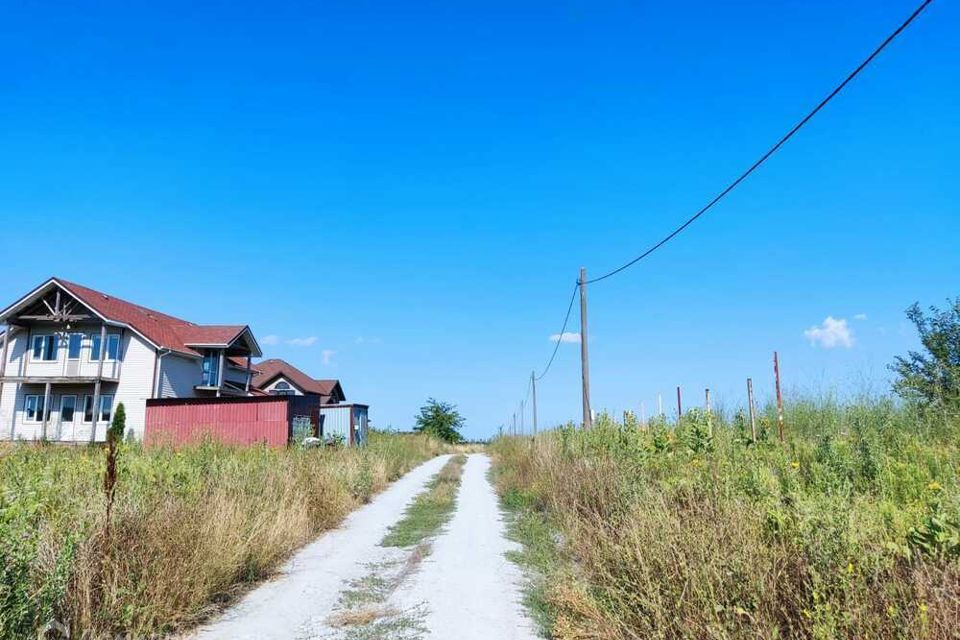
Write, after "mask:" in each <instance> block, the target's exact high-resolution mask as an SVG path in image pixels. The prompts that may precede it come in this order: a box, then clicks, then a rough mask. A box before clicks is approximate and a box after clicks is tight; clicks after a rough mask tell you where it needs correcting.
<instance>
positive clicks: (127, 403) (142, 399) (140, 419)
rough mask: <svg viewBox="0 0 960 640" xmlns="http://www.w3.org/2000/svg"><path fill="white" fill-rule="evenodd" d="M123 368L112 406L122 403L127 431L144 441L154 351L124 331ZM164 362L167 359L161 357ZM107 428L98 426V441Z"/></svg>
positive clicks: (151, 388) (155, 353) (104, 435)
mask: <svg viewBox="0 0 960 640" xmlns="http://www.w3.org/2000/svg"><path fill="white" fill-rule="evenodd" d="M122 344H123V369H122V371H121V373H120V382H119V383H117V395H116V398H114V406H116V405H117V403H120V402H122V403H123V406H124V409H125V410H126V413H127V431H133V433H134V435H135V436H136V437H137V439H139V440H142V439H143V430H144V426H145V424H146V411H147V399H148V398H150V397H152V396H153V374H154V365H155V363H156V359H157V352H156V350H155V349H154V348H153V346H152V345H150V344H147V342H145V341H144V340H143V339H142V338H140V336H138V335H136V334H134V333H133V332H130V331H127V332H126V334H125V336H124V339H123V343H122ZM164 359H166V358H164ZM106 427H107V425H102V424H98V425H97V440H105V439H106V437H107V431H106Z"/></svg>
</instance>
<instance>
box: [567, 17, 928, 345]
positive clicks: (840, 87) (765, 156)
mask: <svg viewBox="0 0 960 640" xmlns="http://www.w3.org/2000/svg"><path fill="white" fill-rule="evenodd" d="M931 2H933V0H925V1H924V2H923V3H922V4H921V5H920V6H919V7H917V8H916V10H914V12H913V13H912V14H910V17H909V18H907V19H906V20H905V21H904V22H903V24H901V25H900V26H899V27H897V29H896V30H895V31H894V32H893V33H891V34H890V35H889V36H887V38H886V40H884V41H883V42H882V43H881V44H880V46H879V47H877V48H876V49H874V51H873V53H871V54H870V55H869V56H867V58H866V60H864V61H863V62H861V63H860V66H858V67H857V68H856V69H854V70H853V71H852V72H851V73H850V74H849V75H848V76H847V77H846V78H845V79H844V80H843V82H841V83H840V84H839V85H837V87H836V88H835V89H834V90H833V91H831V92H830V94H829V95H828V96H827V97H826V98H824V99H823V100H821V101H820V103H819V104H818V105H817V106H816V107H814V109H813V111H811V112H810V113H808V114H807V115H806V116H804V118H803V119H802V120H801V121H800V122H798V123H797V124H795V125H794V126H793V128H792V129H790V131H789V132H787V134H786V135H785V136H783V137H782V138H780V140H779V141H777V143H776V144H775V145H773V146H772V147H770V149H768V150H767V152H766V153H764V154H763V155H762V156H760V159H759V160H757V161H756V162H754V163H753V164H752V165H750V168H749V169H747V170H746V171H744V172H743V173H742V174H740V177H738V178H737V179H736V180H734V181H733V182H731V183H730V184H729V185H727V188H726V189H724V190H723V191H721V192H720V193H719V194H718V195H717V196H716V197H715V198H714V199H713V200H711V201H710V202H708V203H707V204H706V206H704V207H703V208H702V209H700V210H699V211H697V212H696V213H695V214H694V215H693V216H691V217H690V218H689V219H688V220H687V221H686V222H684V223H683V224H682V225H680V226H679V227H677V228H676V229H674V230H673V231H672V232H671V233H670V234H669V235H668V236H666V237H665V238H664V239H663V240H661V241H660V242H658V243H656V244H655V245H653V246H652V247H650V248H649V249H647V250H646V251H644V252H643V253H641V254H640V255H639V256H637V257H636V258H634V259H633V260H630V261H629V262H627V263H626V264H624V265H622V266H620V267H617V268H616V269H614V270H613V271H610V272H608V273H605V274H603V275H602V276H598V277H596V278H593V279H591V280H587V282H586V284H593V283H595V282H600V281H601V280H606V279H607V278H609V277H611V276H615V275H617V274H618V273H620V272H621V271H624V270H626V269H629V268H630V267H632V266H633V265H635V264H636V263H638V262H640V261H641V260H643V259H644V258H646V257H647V256H649V255H650V254H651V253H653V252H654V251H656V250H657V249H659V248H660V247H662V246H663V245H665V244H667V243H668V242H670V241H671V240H673V239H674V238H675V237H676V236H678V235H679V234H680V233H681V232H682V231H683V230H684V229H686V228H687V227H689V226H690V225H691V224H693V222H694V221H695V220H696V219H697V218H699V217H700V216H702V215H703V214H705V213H706V212H707V211H709V210H710V209H712V208H713V206H714V205H715V204H717V203H718V202H720V200H722V199H723V198H724V197H725V196H726V195H727V194H728V193H730V192H731V191H733V190H734V189H735V188H737V186H738V185H739V184H740V183H741V182H743V181H744V180H746V179H747V177H749V176H750V174H751V173H753V172H754V171H756V170H757V169H758V168H759V167H760V165H762V164H763V163H764V162H766V161H767V159H769V158H770V156H772V155H773V154H775V153H776V152H777V151H778V150H779V149H780V147H782V146H783V145H784V144H786V142H787V141H788V140H789V139H790V138H792V137H793V136H794V134H796V133H797V132H798V131H800V129H802V128H803V126H804V125H805V124H807V122H809V121H810V120H811V119H812V118H813V116H815V115H817V113H818V112H819V111H820V110H821V109H823V108H824V107H825V106H827V103H828V102H830V101H831V100H833V98H834V97H836V95H837V94H838V93H840V92H841V91H842V90H843V88H844V87H846V86H847V85H848V84H849V83H850V82H851V81H852V80H853V79H854V78H856V77H857V76H858V75H859V74H860V72H861V71H863V70H864V69H865V68H866V67H867V65H869V64H870V63H871V62H873V59H874V58H876V57H877V56H878V55H879V54H880V52H881V51H883V50H884V49H885V48H886V47H887V45H889V44H890V43H891V42H893V41H894V39H895V38H896V37H897V36H899V35H900V34H901V33H902V32H903V31H904V29H906V28H907V27H908V26H910V23H911V22H913V21H914V20H915V19H916V18H917V17H918V16H919V15H920V14H921V13H922V12H923V10H924V9H926V8H927V5H929V4H930V3H931ZM551 361H552V358H551Z"/></svg>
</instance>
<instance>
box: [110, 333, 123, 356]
mask: <svg viewBox="0 0 960 640" xmlns="http://www.w3.org/2000/svg"><path fill="white" fill-rule="evenodd" d="M119 359H120V334H119V333H111V334H110V335H108V336H107V360H119Z"/></svg>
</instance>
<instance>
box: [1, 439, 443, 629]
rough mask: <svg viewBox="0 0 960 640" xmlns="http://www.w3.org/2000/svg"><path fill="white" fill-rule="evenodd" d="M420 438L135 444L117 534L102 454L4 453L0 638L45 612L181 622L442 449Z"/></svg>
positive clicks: (96, 623) (89, 625)
mask: <svg viewBox="0 0 960 640" xmlns="http://www.w3.org/2000/svg"><path fill="white" fill-rule="evenodd" d="M440 450H441V446H440V445H439V444H438V443H436V442H435V441H431V440H428V439H427V438H425V437H421V436H416V437H414V436H386V435H379V434H377V435H375V436H374V437H373V438H372V442H371V445H370V446H369V447H368V448H366V449H364V450H336V451H327V450H307V451H302V450H272V449H266V448H259V447H254V448H247V449H235V448H227V447H222V446H217V445H211V444H208V445H203V446H200V447H197V448H191V449H184V450H180V451H170V450H141V449H140V448H139V447H127V448H126V449H125V450H124V451H123V452H122V453H121V457H120V464H119V466H120V480H119V485H118V488H117V502H116V505H115V508H114V509H115V510H114V519H113V527H112V528H111V531H110V535H109V538H107V537H105V534H104V533H103V531H104V527H103V506H104V505H103V497H102V494H101V492H100V487H99V483H100V472H101V469H102V462H103V454H102V452H101V451H100V450H99V449H94V448H84V449H63V448H54V447H34V446H28V445H23V446H11V447H7V448H5V449H3V450H2V453H0V496H2V497H0V514H2V515H0V544H2V545H3V547H2V550H3V565H2V572H0V636H2V637H11V638H15V637H22V636H28V635H32V634H33V633H34V631H33V630H34V629H35V628H37V627H39V626H42V625H43V624H46V623H47V622H48V621H49V620H51V619H60V620H63V621H66V622H68V624H69V625H70V626H71V627H72V629H73V631H74V637H91V638H93V637H100V636H105V635H108V634H112V633H123V634H129V635H132V636H142V635H148V634H152V633H164V632H170V631H173V630H177V629H182V628H184V627H187V626H189V625H192V624H194V623H196V622H197V621H199V620H201V619H203V618H204V617H205V616H207V615H209V614H210V613H212V612H213V611H215V610H216V609H218V608H219V607H220V606H222V605H223V604H224V603H225V602H228V601H230V600H232V599H233V598H235V597H236V595H237V594H238V593H239V592H240V591H242V590H243V589H245V588H248V586H249V585H250V584H252V583H254V582H256V581H258V580H261V579H263V578H265V577H267V576H269V575H270V573H271V572H272V571H273V570H274V569H275V568H276V567H277V566H278V565H279V563H280V562H282V561H283V560H284V559H285V558H287V557H288V556H289V555H290V553H291V552H293V551H294V550H295V549H297V548H298V547H300V546H302V545H303V544H304V543H306V542H308V541H310V540H311V539H313V538H314V537H316V536H317V535H318V534H319V533H320V532H322V531H324V530H326V529H329V528H331V527H333V526H335V525H337V524H338V523H339V522H340V521H341V520H342V519H343V518H344V516H345V515H346V514H347V513H349V512H350V511H351V510H353V509H355V508H356V507H358V506H359V505H361V504H362V503H364V502H366V501H368V500H369V499H370V497H371V496H372V495H374V494H375V493H377V492H379V491H381V490H382V489H383V488H384V487H385V486H386V485H387V484H388V483H389V482H390V481H392V480H393V479H395V478H396V477H398V476H399V475H401V474H403V473H405V472H406V471H408V470H409V469H410V468H412V467H413V466H415V465H416V464H418V463H419V462H422V461H423V460H425V459H427V458H429V457H432V456H433V455H436V454H438V453H439V452H440Z"/></svg>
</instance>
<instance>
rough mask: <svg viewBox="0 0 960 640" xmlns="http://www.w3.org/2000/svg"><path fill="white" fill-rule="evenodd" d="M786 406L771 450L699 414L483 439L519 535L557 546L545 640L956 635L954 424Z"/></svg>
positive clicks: (959, 593)
mask: <svg viewBox="0 0 960 640" xmlns="http://www.w3.org/2000/svg"><path fill="white" fill-rule="evenodd" d="M792 409H793V411H792V413H791V414H788V425H790V426H792V427H793V428H794V432H793V433H792V436H791V439H790V441H789V442H788V443H787V444H786V446H783V447H781V446H779V445H777V444H776V443H773V442H769V443H768V442H760V443H749V442H745V441H744V440H743V438H742V435H743V434H742V432H739V431H738V429H737V428H736V427H735V426H734V425H729V424H727V425H719V424H717V422H714V425H715V426H716V427H717V428H716V431H715V433H714V435H713V436H712V437H711V436H710V435H709V433H708V431H706V430H704V429H701V427H702V426H703V425H702V424H697V416H693V417H692V418H691V421H690V424H689V425H687V426H685V427H683V428H681V429H679V430H676V429H674V427H672V426H667V425H661V426H660V427H658V428H656V429H654V430H653V431H651V432H645V433H644V432H640V431H638V430H637V429H635V428H634V429H631V428H624V427H623V426H622V425H618V424H615V423H613V422H612V421H609V420H605V421H601V424H600V426H599V427H598V428H596V429H595V430H594V431H592V432H589V433H583V432H575V431H572V430H562V431H560V432H554V433H549V434H545V435H543V436H542V437H540V438H538V439H537V440H536V441H535V442H531V440H530V439H529V438H528V439H524V440H519V439H503V440H501V441H500V442H498V443H496V444H495V445H494V447H493V449H494V451H495V456H496V459H497V463H498V467H497V468H498V473H499V476H498V484H499V487H500V490H501V493H502V495H503V496H504V499H505V502H507V503H508V504H511V505H513V506H514V507H515V508H517V509H518V511H519V516H518V517H519V518H520V521H521V523H522V522H523V519H524V518H533V519H535V520H536V521H537V522H540V523H546V525H549V526H544V527H539V528H538V526H536V525H535V526H529V525H522V526H521V528H522V529H523V531H521V533H520V537H521V539H525V541H526V542H528V543H529V546H530V547H534V548H535V547H536V546H537V545H542V544H545V541H546V543H547V544H550V545H552V546H553V547H555V551H554V552H550V553H542V554H540V556H539V558H540V561H539V562H538V561H536V560H534V562H533V564H534V565H537V566H536V568H538V569H539V570H540V571H542V572H543V573H544V575H545V577H544V579H543V580H542V581H541V582H540V584H539V589H540V590H539V594H538V596H537V597H538V598H539V600H540V602H539V605H540V606H541V607H542V608H543V609H544V610H545V611H546V614H547V615H546V616H545V617H546V620H547V625H548V627H549V629H550V631H551V633H552V635H553V637H554V638H557V639H558V640H587V639H591V640H614V639H621V638H630V639H633V638H637V639H639V638H644V639H647V638H653V639H657V638H662V639H668V638H669V639H673V638H691V639H693V638H696V639H700V638H717V639H719V638H744V639H746V638H815V639H824V640H826V639H828V638H829V639H832V638H850V639H858V638H880V639H893V638H903V639H906V638H929V639H940V638H956V637H957V631H956V630H957V628H958V625H960V564H958V558H960V517H958V515H960V504H958V502H960V500H958V498H960V491H958V488H960V482H958V478H957V473H958V465H960V449H958V445H957V442H958V439H957V435H960V425H958V424H955V423H953V424H943V423H939V424H930V423H927V422H926V421H925V420H924V419H923V418H919V417H916V416H912V415H911V414H909V413H908V412H906V411H905V410H902V409H897V408H895V407H892V406H889V405H883V403H880V404H876V405H875V404H859V405H854V406H850V407H835V406H834V407H827V408H826V409H825V410H823V411H817V410H813V409H812V408H811V407H810V406H809V405H805V406H794V407H793V408H792ZM714 420H715V421H716V420H717V417H714ZM524 532H526V533H524ZM531 532H533V533H531ZM533 536H539V538H540V539H539V540H537V539H534V538H533ZM554 536H556V538H554ZM558 541H559V542H558ZM529 553H530V552H529V551H528V555H529Z"/></svg>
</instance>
